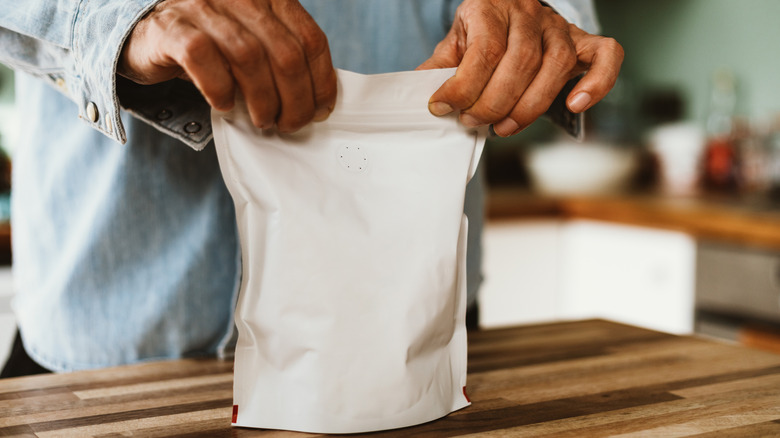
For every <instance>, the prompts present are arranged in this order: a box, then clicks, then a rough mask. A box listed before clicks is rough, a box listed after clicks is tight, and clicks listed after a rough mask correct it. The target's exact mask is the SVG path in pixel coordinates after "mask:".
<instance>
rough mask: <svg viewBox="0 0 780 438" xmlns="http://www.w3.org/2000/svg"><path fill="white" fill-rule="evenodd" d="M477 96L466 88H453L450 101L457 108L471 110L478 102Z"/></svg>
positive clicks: (450, 92) (449, 97)
mask: <svg viewBox="0 0 780 438" xmlns="http://www.w3.org/2000/svg"><path fill="white" fill-rule="evenodd" d="M477 97H478V96H477V95H475V94H472V93H470V92H469V91H468V90H467V89H466V87H457V86H456V87H452V88H450V91H449V96H448V99H447V100H449V101H450V102H452V103H453V104H454V105H455V107H456V108H469V107H471V105H473V104H474V102H475V101H476V100H477Z"/></svg>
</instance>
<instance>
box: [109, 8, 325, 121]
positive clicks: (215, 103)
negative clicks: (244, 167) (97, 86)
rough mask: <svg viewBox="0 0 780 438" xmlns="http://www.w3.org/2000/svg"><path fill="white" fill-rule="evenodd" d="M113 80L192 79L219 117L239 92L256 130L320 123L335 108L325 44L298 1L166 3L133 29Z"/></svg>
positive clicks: (320, 33) (153, 82) (141, 81)
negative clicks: (125, 78) (219, 111)
mask: <svg viewBox="0 0 780 438" xmlns="http://www.w3.org/2000/svg"><path fill="white" fill-rule="evenodd" d="M119 74H121V75H122V76H125V77H127V78H129V79H131V80H133V81H135V82H137V83H140V84H147V85H148V84H156V83H160V82H164V81H168V80H170V79H174V78H177V77H178V78H183V79H186V80H190V81H192V82H193V83H194V84H195V86H196V87H198V89H199V90H200V92H201V93H202V94H203V96H204V97H205V98H206V101H208V103H209V104H210V105H211V106H212V107H214V108H216V109H217V110H221V111H227V110H230V109H231V108H232V107H233V104H234V96H235V92H236V87H238V89H240V90H241V92H242V94H243V95H244V98H245V100H246V103H247V107H248V109H249V114H250V116H251V118H252V122H253V123H254V124H255V126H257V127H259V128H270V127H272V126H274V125H276V126H277V127H278V129H279V130H280V131H282V132H293V131H296V130H298V129H300V128H302V127H303V126H305V125H306V124H308V123H309V122H311V121H312V120H324V119H325V118H327V117H328V115H329V114H330V112H331V111H332V110H333V106H334V104H335V101H336V72H335V70H334V69H333V65H332V63H331V58H330V49H329V47H328V41H327V38H326V36H325V34H324V33H323V32H322V30H321V29H320V28H319V26H317V23H315V22H314V20H313V19H312V18H311V16H310V15H309V14H308V13H307V12H306V10H305V9H304V8H303V7H302V6H301V5H300V4H299V3H298V1H297V0H232V1H228V0H165V1H163V2H161V3H160V4H158V5H157V6H156V7H155V8H154V9H152V11H151V12H150V13H149V14H147V15H146V16H145V17H144V18H143V19H142V20H141V21H139V22H138V24H137V25H136V27H135V28H134V29H133V31H132V33H131V34H130V36H129V38H128V40H127V42H126V43H125V46H124V48H123V49H122V53H121V55H120V59H119Z"/></svg>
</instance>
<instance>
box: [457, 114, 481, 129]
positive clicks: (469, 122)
mask: <svg viewBox="0 0 780 438" xmlns="http://www.w3.org/2000/svg"><path fill="white" fill-rule="evenodd" d="M460 123H463V124H464V125H466V126H468V127H469V128H476V127H477V126H480V125H482V122H480V121H479V120H477V119H475V118H474V116H472V115H471V114H461V115H460Z"/></svg>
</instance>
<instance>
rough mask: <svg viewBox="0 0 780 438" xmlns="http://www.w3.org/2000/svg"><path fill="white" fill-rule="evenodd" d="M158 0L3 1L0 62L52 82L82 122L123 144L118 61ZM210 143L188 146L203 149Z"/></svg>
mask: <svg viewBox="0 0 780 438" xmlns="http://www.w3.org/2000/svg"><path fill="white" fill-rule="evenodd" d="M160 1H161V0H129V1H110V2H89V1H76V0H70V1H68V0H60V1H58V2H53V1H48V0H25V1H24V2H18V1H16V0H0V8H2V9H3V11H4V13H3V14H2V16H1V17H0V62H2V63H4V64H6V65H8V66H9V67H11V68H13V69H15V70H18V71H22V72H25V73H28V74H31V75H34V76H36V77H39V78H41V79H42V80H45V81H47V82H49V83H51V84H52V85H53V86H55V87H56V88H57V89H58V90H60V91H61V92H62V93H64V94H65V95H67V96H68V97H69V98H70V99H71V100H72V101H73V102H75V103H76V105H77V107H78V117H79V118H80V119H82V120H83V121H85V122H86V123H88V124H90V125H91V126H92V127H93V128H95V129H97V130H99V131H101V132H103V133H104V134H106V135H107V136H109V137H111V138H113V139H115V140H117V141H119V142H122V143H124V142H125V141H126V135H125V132H124V128H123V126H122V122H121V119H120V117H119V99H118V97H117V81H116V66H117V60H118V58H119V54H120V51H121V48H122V46H123V44H124V41H125V39H126V38H127V36H128V35H129V33H130V31H131V30H132V29H133V27H134V26H135V24H136V23H137V22H138V21H139V20H140V19H141V17H143V16H144V15H145V14H146V13H147V11H149V9H151V8H152V7H154V6H155V5H156V4H157V3H159V2H160ZM121 94H124V95H127V96H131V95H133V94H134V90H125V92H124V93H121ZM206 108H207V107H206ZM201 112H203V111H201ZM206 114H208V112H207V110H206ZM149 119H151V120H149V121H150V122H154V119H153V118H151V117H150V118H149ZM161 129H162V130H167V129H166V127H165V126H162V127H161ZM182 129H183V127H182ZM182 132H183V131H182ZM171 134H173V135H175V134H176V133H173V132H171ZM208 139H209V138H207V137H203V136H201V137H198V136H195V138H191V139H190V140H191V141H189V143H190V145H191V146H193V147H195V148H200V147H202V145H205V142H207V141H208Z"/></svg>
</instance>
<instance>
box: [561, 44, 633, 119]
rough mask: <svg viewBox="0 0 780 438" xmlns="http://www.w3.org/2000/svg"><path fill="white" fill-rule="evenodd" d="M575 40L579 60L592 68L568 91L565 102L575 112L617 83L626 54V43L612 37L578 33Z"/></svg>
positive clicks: (588, 104) (583, 108) (583, 109)
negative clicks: (623, 43)
mask: <svg viewBox="0 0 780 438" xmlns="http://www.w3.org/2000/svg"><path fill="white" fill-rule="evenodd" d="M580 32H581V31H580ZM582 33H583V34H584V32H582ZM574 42H575V46H578V52H579V53H578V57H579V62H580V63H584V64H585V65H588V66H589V68H588V71H587V73H586V74H585V76H584V77H583V78H582V79H580V81H579V82H578V83H577V85H576V86H575V87H574V89H573V90H572V91H571V93H569V96H568V98H567V99H566V105H567V106H568V107H569V110H571V111H572V112H574V113H581V112H583V111H585V110H587V109H588V108H591V107H592V106H593V105H595V104H596V103H597V102H598V101H600V100H601V99H603V98H604V96H606V95H607V93H609V90H610V89H612V87H613V86H614V85H615V82H616V81H617V78H618V74H619V73H620V65H621V64H622V63H623V56H624V54H623V47H622V46H621V45H620V44H618V42H617V41H615V40H614V39H612V38H605V37H600V36H595V35H587V34H585V35H577V36H575V40H574ZM579 46H581V47H582V48H581V49H579Z"/></svg>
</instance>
